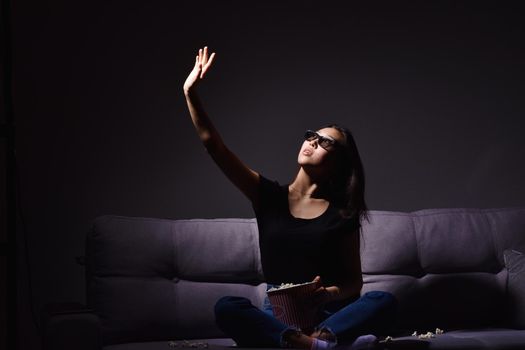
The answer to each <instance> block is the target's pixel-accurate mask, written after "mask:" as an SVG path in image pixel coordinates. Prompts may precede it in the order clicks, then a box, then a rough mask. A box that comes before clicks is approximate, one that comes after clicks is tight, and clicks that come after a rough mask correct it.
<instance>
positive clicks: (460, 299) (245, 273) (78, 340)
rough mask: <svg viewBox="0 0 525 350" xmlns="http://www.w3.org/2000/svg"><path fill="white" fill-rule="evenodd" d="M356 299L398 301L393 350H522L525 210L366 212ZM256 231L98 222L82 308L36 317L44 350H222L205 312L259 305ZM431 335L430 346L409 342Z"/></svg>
mask: <svg viewBox="0 0 525 350" xmlns="http://www.w3.org/2000/svg"><path fill="white" fill-rule="evenodd" d="M369 216H370V222H367V221H365V222H363V223H362V225H363V238H362V240H361V260H362V270H363V277H364V287H363V289H362V293H366V292H367V291H371V290H385V291H389V292H391V293H393V294H394V295H395V296H396V297H397V298H398V300H399V315H398V322H397V324H396V329H395V330H393V331H392V334H391V336H392V337H393V339H392V340H391V341H389V342H388V343H387V344H386V345H387V346H388V347H391V348H392V349H396V348H398V349H409V348H429V349H525V330H524V329H525V292H524V290H525V289H524V286H523V281H524V274H525V259H524V258H523V257H524V256H523V255H522V254H520V252H524V251H525V207H519V208H498V209H473V208H449V209H425V210H419V211H414V212H393V211H370V212H369ZM259 258H260V256H259V249H258V230H257V225H256V221H255V219H235V218H225V219H187V220H167V219H154V218H138V217H123V216H111V215H107V216H101V217H98V218H96V219H95V220H94V221H93V225H92V229H91V230H90V232H89V233H88V234H87V239H86V256H85V259H86V265H85V268H86V276H85V277H86V301H85V303H79V304H75V303H60V302H57V303H49V304H48V305H46V307H45V308H44V309H43V312H42V317H43V319H42V321H43V326H44V336H43V344H44V348H45V349H46V350H59V349H73V348H74V349H84V348H85V349H105V350H124V349H126V350H130V349H134V350H146V349H147V350H154V349H166V350H167V349H170V348H175V347H197V348H198V347H204V346H208V347H223V348H224V347H231V346H234V342H233V340H232V339H229V338H227V337H226V336H225V335H224V334H223V333H222V332H221V331H220V330H219V329H218V328H217V327H216V325H215V320H214V311H213V309H214V304H215V302H216V301H217V300H218V299H219V298H220V297H222V296H224V295H240V296H245V297H247V298H249V299H251V300H252V302H253V303H254V304H255V305H261V304H262V302H263V298H264V296H265V288H266V284H265V283H264V276H263V271H262V268H261V264H260V259H259ZM436 328H440V329H442V330H443V331H444V333H443V334H437V335H435V336H434V337H431V338H428V339H421V338H419V337H418V336H413V335H412V333H413V332H414V331H416V332H417V333H418V334H421V333H426V332H428V331H431V332H433V333H435V330H436Z"/></svg>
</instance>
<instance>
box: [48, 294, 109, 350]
mask: <svg viewBox="0 0 525 350" xmlns="http://www.w3.org/2000/svg"><path fill="white" fill-rule="evenodd" d="M41 327H42V348H43V349H44V350H66V349H67V350H70V349H75V350H100V349H102V342H101V336H100V321H99V318H98V316H97V315H96V314H95V313H94V312H93V310H91V309H88V308H87V307H86V306H85V305H83V304H80V303H74V302H73V303H71V302H69V303H50V304H46V305H45V306H44V307H43V308H42V312H41Z"/></svg>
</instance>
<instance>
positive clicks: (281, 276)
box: [252, 175, 361, 286]
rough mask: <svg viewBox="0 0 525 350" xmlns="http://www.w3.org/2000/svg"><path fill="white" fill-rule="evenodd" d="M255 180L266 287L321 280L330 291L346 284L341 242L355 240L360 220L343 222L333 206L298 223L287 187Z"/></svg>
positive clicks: (264, 180)
mask: <svg viewBox="0 0 525 350" xmlns="http://www.w3.org/2000/svg"><path fill="white" fill-rule="evenodd" d="M259 176H260V181H259V208H255V207H254V206H252V207H253V209H254V211H255V215H256V218H257V225H258V228H259V247H260V251H261V264H262V268H263V272H264V276H265V279H266V282H267V283H273V284H280V283H304V282H309V281H312V280H313V279H314V277H315V276H317V275H319V276H321V280H322V281H323V285H325V286H330V285H338V284H339V282H340V281H342V280H344V279H346V278H348V276H345V274H347V273H348V272H347V271H345V270H344V263H343V259H344V257H343V255H344V254H345V249H344V248H345V247H342V246H341V243H340V240H341V238H342V237H344V235H350V234H358V231H357V229H358V228H359V227H360V226H361V224H360V223H359V220H358V219H356V218H342V217H341V215H340V214H339V210H338V208H337V207H335V206H333V205H332V203H330V205H329V206H328V208H327V209H326V211H325V212H323V213H322V214H321V215H320V216H318V217H316V218H313V219H302V218H296V217H294V216H293V215H292V214H291V213H290V209H289V205H288V184H286V185H280V184H279V183H278V182H277V181H271V180H269V179H267V178H266V177H264V176H262V175H259ZM346 251H349V250H348V249H346Z"/></svg>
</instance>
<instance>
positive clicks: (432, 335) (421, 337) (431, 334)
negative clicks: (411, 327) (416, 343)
mask: <svg viewBox="0 0 525 350" xmlns="http://www.w3.org/2000/svg"><path fill="white" fill-rule="evenodd" d="M435 337H436V336H435V335H434V333H432V332H427V333H426V334H420V335H419V336H418V338H419V339H430V338H435Z"/></svg>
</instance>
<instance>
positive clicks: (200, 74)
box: [184, 46, 215, 92]
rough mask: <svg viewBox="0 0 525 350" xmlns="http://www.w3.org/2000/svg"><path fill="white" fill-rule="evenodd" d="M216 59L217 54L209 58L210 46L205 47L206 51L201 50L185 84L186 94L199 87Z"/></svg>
mask: <svg viewBox="0 0 525 350" xmlns="http://www.w3.org/2000/svg"><path fill="white" fill-rule="evenodd" d="M214 58H215V52H214V53H212V54H211V56H210V57H209V58H208V46H204V49H199V54H198V55H197V56H195V65H194V66H193V70H192V71H191V72H190V74H189V75H188V77H187V78H186V81H185V82H184V92H187V91H189V90H191V89H193V88H195V87H196V86H197V84H198V83H199V82H200V81H201V80H202V79H203V78H204V75H205V74H206V72H207V71H208V70H209V69H210V67H211V65H212V63H213V59H214Z"/></svg>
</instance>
